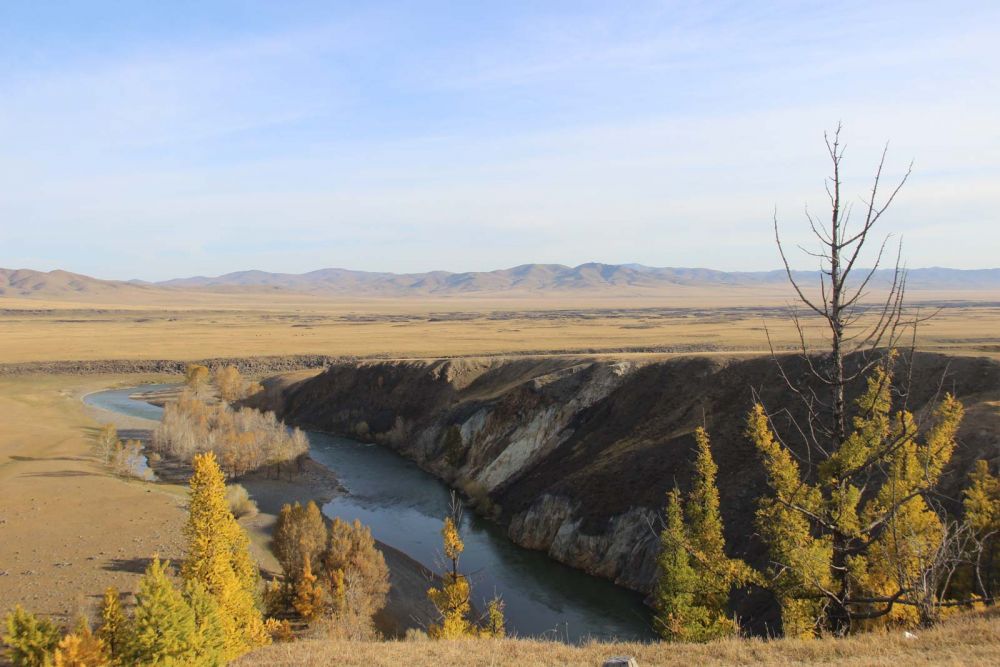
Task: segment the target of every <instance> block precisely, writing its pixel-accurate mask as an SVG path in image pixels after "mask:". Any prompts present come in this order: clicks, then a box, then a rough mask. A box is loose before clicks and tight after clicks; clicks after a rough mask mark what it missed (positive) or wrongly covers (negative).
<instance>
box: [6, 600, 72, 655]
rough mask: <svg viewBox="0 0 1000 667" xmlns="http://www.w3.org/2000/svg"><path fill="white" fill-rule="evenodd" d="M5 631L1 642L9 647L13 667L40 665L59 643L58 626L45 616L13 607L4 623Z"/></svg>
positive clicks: (18, 606) (19, 607) (19, 606)
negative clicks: (40, 616)
mask: <svg viewBox="0 0 1000 667" xmlns="http://www.w3.org/2000/svg"><path fill="white" fill-rule="evenodd" d="M4 625H5V626H6V630H7V633H6V634H5V635H4V636H3V642H4V644H6V645H7V646H8V647H9V648H10V658H11V661H12V662H13V664H14V665H15V667H42V665H44V664H45V663H46V662H47V661H48V659H49V658H50V657H51V655H52V652H53V651H54V650H55V648H56V645H57V644H58V643H59V628H57V627H56V625H55V624H54V623H53V622H52V621H50V620H48V619H45V618H39V617H38V616H35V615H34V614H32V613H30V612H27V611H25V610H24V609H23V608H22V607H21V605H17V606H16V607H14V611H12V612H11V613H9V614H8V615H7V618H6V622H5V623H4Z"/></svg>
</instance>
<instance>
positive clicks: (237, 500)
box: [226, 484, 257, 519]
mask: <svg viewBox="0 0 1000 667" xmlns="http://www.w3.org/2000/svg"><path fill="white" fill-rule="evenodd" d="M226 502H227V503H228V504H229V511H230V512H232V513H233V516H234V517H236V518H237V519H239V518H240V517H244V516H256V515H257V503H255V502H254V501H253V498H251V497H250V494H249V493H248V492H247V490H246V488H245V487H244V486H243V485H242V484H230V485H229V486H227V487H226Z"/></svg>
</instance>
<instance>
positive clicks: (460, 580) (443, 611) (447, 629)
mask: <svg viewBox="0 0 1000 667" xmlns="http://www.w3.org/2000/svg"><path fill="white" fill-rule="evenodd" d="M460 522H461V505H459V503H458V499H457V497H456V496H454V494H453V495H452V503H451V516H448V517H446V518H445V520H444V526H443V527H442V528H441V538H442V541H443V544H444V557H445V560H446V561H447V565H449V566H450V567H449V568H448V570H447V571H445V572H444V573H443V574H442V575H441V587H440V588H433V587H432V588H430V589H429V590H428V591H427V597H428V598H429V599H430V601H431V604H433V605H434V608H435V609H436V610H437V613H438V617H439V621H438V623H435V624H433V625H431V626H430V628H428V633H429V634H430V636H431V637H433V638H435V639H460V638H462V637H468V636H470V635H472V634H474V632H475V628H474V626H473V624H472V622H471V621H470V620H469V615H470V614H471V612H472V604H471V602H470V596H471V590H470V588H469V580H468V579H467V578H466V577H465V576H464V575H463V574H461V573H459V571H458V560H459V557H460V556H461V555H462V552H463V551H465V543H464V542H462V536H461V535H459V533H458V525H459V523H460Z"/></svg>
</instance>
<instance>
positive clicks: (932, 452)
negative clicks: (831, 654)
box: [747, 355, 963, 635]
mask: <svg viewBox="0 0 1000 667" xmlns="http://www.w3.org/2000/svg"><path fill="white" fill-rule="evenodd" d="M892 358H893V357H892V355H890V357H889V362H887V363H891V360H892ZM892 381H893V376H892V372H891V369H890V368H889V367H888V365H887V364H882V365H879V366H877V367H876V368H875V369H874V371H873V372H872V373H871V374H870V376H869V377H868V379H867V389H866V391H865V392H864V393H863V394H862V395H861V396H860V397H859V398H858V399H857V401H856V405H855V407H856V410H855V414H854V417H853V419H852V422H851V423H852V426H853V430H851V431H850V432H848V433H846V434H845V437H844V439H843V441H842V443H841V445H840V446H839V447H838V448H837V449H835V450H833V451H829V452H827V455H826V456H825V457H823V458H821V459H820V460H818V461H817V460H815V459H813V460H811V461H808V463H809V464H810V470H809V473H810V474H809V476H808V477H807V476H806V475H803V474H802V471H801V470H800V467H799V463H798V462H797V460H796V458H795V457H794V455H793V454H792V452H791V451H790V450H789V449H788V447H787V446H786V445H784V444H783V443H781V442H780V441H779V440H778V439H777V438H776V437H775V436H774V433H773V429H772V427H771V424H770V421H769V419H768V417H767V415H766V413H765V411H764V408H763V406H761V405H759V404H758V405H756V406H755V407H754V408H753V410H752V411H751V412H750V415H749V418H748V422H747V435H748V437H749V438H750V439H751V440H752V441H753V442H754V444H755V445H756V447H757V449H758V451H759V453H760V455H761V458H762V461H763V463H764V467H765V470H766V471H767V475H768V480H769V483H770V486H771V489H772V492H773V495H772V496H770V497H767V498H765V499H763V500H762V502H761V503H760V506H759V509H758V513H757V527H758V530H759V531H760V533H761V535H762V536H763V537H764V539H765V540H766V541H767V542H768V545H769V547H770V552H771V561H772V563H774V567H773V568H772V571H771V575H772V580H773V582H772V588H773V590H774V592H775V594H776V596H777V598H778V600H779V603H780V604H781V606H782V612H783V613H782V622H783V625H784V629H785V634H786V635H808V634H811V633H812V632H813V631H814V629H819V628H823V627H826V628H829V629H831V630H834V631H836V632H846V631H850V630H851V629H855V628H857V627H860V626H861V625H863V624H870V622H871V621H872V620H874V619H881V620H882V621H885V620H888V619H894V620H897V621H901V622H914V621H916V620H918V619H919V620H924V621H926V619H924V618H922V617H923V616H924V614H926V613H928V612H929V611H930V609H929V607H928V602H927V600H926V599H924V598H923V597H921V593H924V594H926V591H923V592H922V591H920V586H921V582H922V581H923V580H925V576H924V575H925V574H926V572H927V567H928V566H929V562H930V560H931V559H933V558H934V557H935V556H936V554H937V553H938V547H939V546H940V543H941V540H942V539H943V534H944V525H943V523H942V521H941V518H940V517H939V515H938V513H937V512H935V511H933V510H932V509H931V508H930V507H929V506H928V504H927V502H926V496H927V494H928V493H930V492H931V491H933V489H934V488H935V487H936V485H937V483H938V481H939V479H940V477H941V473H942V471H943V469H944V467H945V466H946V465H947V464H948V462H949V461H950V460H951V456H952V452H953V451H954V447H955V433H956V432H957V430H958V426H959V423H960V422H961V419H962V413H963V408H962V404H961V403H960V402H959V401H958V400H957V399H955V398H954V397H953V396H951V395H947V396H945V398H944V399H943V400H942V401H941V403H940V404H939V405H938V406H937V407H936V409H935V411H934V415H933V421H932V424H931V426H930V428H928V429H927V431H926V433H925V434H924V437H923V438H922V439H920V438H919V437H918V431H919V429H918V427H917V424H916V421H915V419H914V417H913V415H912V414H910V413H909V412H908V411H906V410H899V411H897V412H893V411H892V391H893V387H892ZM937 593H939V592H934V591H932V592H931V594H932V595H936V594H937ZM936 604H937V602H936V601H932V602H930V605H931V607H933V606H935V605H936Z"/></svg>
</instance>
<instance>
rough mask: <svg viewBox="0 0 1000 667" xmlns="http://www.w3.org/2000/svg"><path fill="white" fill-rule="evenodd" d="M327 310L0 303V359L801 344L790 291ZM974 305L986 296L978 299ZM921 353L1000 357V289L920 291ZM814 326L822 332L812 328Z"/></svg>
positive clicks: (289, 299)
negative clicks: (790, 316)
mask: <svg viewBox="0 0 1000 667" xmlns="http://www.w3.org/2000/svg"><path fill="white" fill-rule="evenodd" d="M683 297H684V298H674V297H669V298H668V297H657V298H651V297H637V298H628V297H600V296H599V297H594V298H590V299H581V298H580V297H572V298H571V297H566V298H556V297H548V298H538V297H531V298H528V297H526V298H523V299H513V298H504V299H500V298H493V299H488V298H478V297H477V298H473V297H468V298H454V299H447V300H444V299H442V300H437V301H435V300H424V299H384V300H366V301H322V300H316V299H305V298H304V297H295V296H292V295H288V296H285V297H281V298H278V297H273V296H270V297H262V296H251V295H243V296H242V297H239V298H237V297H235V296H229V300H228V301H225V302H216V303H213V304H212V307H210V308H206V307H205V304H203V303H201V302H190V301H179V302H178V303H176V304H172V305H158V306H155V307H152V306H144V307H140V306H134V305H132V306H122V305H107V304H80V303H67V302H46V301H37V300H23V299H0V363H5V362H30V361H61V360H98V359H185V360H190V359H200V358H209V357H246V356H262V355H291V354H325V355H348V356H382V357H419V358H423V357H446V356H475V355H493V354H525V353H535V354H552V353H584V354H602V353H606V354H616V355H617V354H627V353H643V354H648V353H657V352H667V353H688V352H713V351H749V352H753V351H766V350H767V338H766V335H765V332H764V327H765V326H766V327H767V328H768V330H769V331H770V333H771V335H772V338H773V340H774V343H775V345H776V346H778V347H788V346H794V345H795V344H796V341H797V339H796V334H795V331H794V329H793V328H792V327H791V326H790V325H789V324H788V320H787V317H786V310H785V305H786V304H787V303H788V301H789V300H788V298H787V295H782V296H776V295H774V294H771V293H763V294H748V293H744V292H739V291H734V290H729V291H726V290H714V291H713V290H699V291H696V292H694V293H692V294H684V295H683ZM972 297H976V299H978V300H970V299H971V298H972ZM912 303H913V307H914V309H913V312H914V314H916V313H917V312H918V310H919V312H920V313H921V314H923V315H926V314H929V313H931V312H934V311H936V310H937V309H938V308H940V312H938V314H937V315H936V316H935V317H934V318H933V319H931V320H930V321H928V322H926V323H924V324H923V325H921V327H920V330H919V340H918V343H919V345H920V347H921V349H923V350H925V351H948V352H952V353H958V354H976V355H989V356H994V357H997V356H1000V294H981V293H974V294H970V293H967V292H955V293H952V294H936V293H926V292H925V293H920V294H916V295H914V297H913V299H912ZM807 323H808V324H810V326H811V327H813V334H815V335H818V334H820V333H821V329H819V323H818V321H816V320H812V321H809V320H807Z"/></svg>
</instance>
